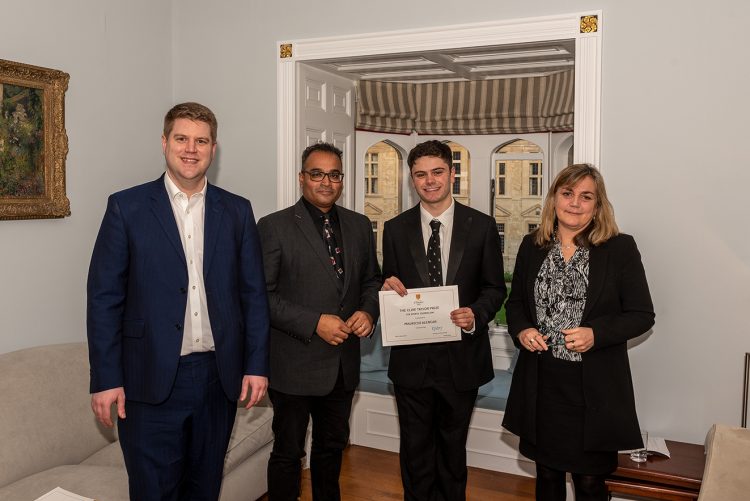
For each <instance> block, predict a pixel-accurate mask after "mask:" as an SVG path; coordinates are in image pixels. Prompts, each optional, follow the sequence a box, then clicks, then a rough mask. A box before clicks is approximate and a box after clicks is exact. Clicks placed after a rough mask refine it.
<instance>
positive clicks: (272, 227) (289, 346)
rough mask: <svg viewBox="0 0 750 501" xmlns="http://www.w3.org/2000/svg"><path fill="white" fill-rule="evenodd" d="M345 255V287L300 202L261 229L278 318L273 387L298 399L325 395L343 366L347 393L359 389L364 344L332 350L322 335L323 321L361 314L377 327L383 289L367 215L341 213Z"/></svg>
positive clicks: (353, 340)
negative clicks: (320, 324) (317, 331)
mask: <svg viewBox="0 0 750 501" xmlns="http://www.w3.org/2000/svg"><path fill="white" fill-rule="evenodd" d="M336 212H337V214H338V217H339V224H340V226H341V235H340V239H341V241H340V244H341V246H342V247H343V248H344V283H343V286H342V284H340V283H339V280H340V279H339V278H338V277H337V276H336V274H335V273H334V270H333V267H332V266H331V261H330V258H329V256H328V251H327V250H326V246H325V242H324V241H323V237H322V235H321V234H320V232H319V231H318V229H317V227H316V226H315V223H314V222H313V219H312V216H310V212H309V211H308V210H307V208H306V207H305V205H304V202H303V201H302V199H300V200H299V201H298V202H297V203H296V204H295V205H293V206H291V207H289V208H287V209H283V210H280V211H278V212H274V213H273V214H270V215H268V216H265V217H264V218H262V219H261V220H260V221H258V231H259V233H260V240H261V246H262V247H263V265H264V269H265V276H266V286H267V287H266V288H267V291H268V302H269V309H270V312H271V372H270V376H269V385H270V387H271V388H273V389H274V390H277V391H280V392H283V393H288V394H291V395H325V394H327V393H329V392H330V391H331V390H332V389H333V385H334V384H335V383H336V378H337V377H338V371H339V365H341V366H342V368H343V376H344V386H345V387H346V389H347V390H353V389H354V388H355V387H356V386H357V385H358V384H359V362H360V360H359V338H358V337H357V336H355V335H351V336H349V338H348V339H347V340H346V341H345V342H343V343H342V344H340V345H338V346H332V345H330V344H328V343H326V342H325V341H323V339H321V338H320V337H319V336H318V335H317V334H315V329H316V327H317V325H318V319H319V318H320V315H321V314H322V313H329V314H333V315H338V316H339V317H341V319H343V320H346V319H347V318H349V317H350V316H351V315H352V314H353V313H354V312H355V311H357V310H362V311H366V312H367V313H369V314H370V315H371V316H372V318H373V321H377V318H378V315H379V313H380V310H379V309H378V291H379V290H380V286H381V285H382V281H381V277H380V270H379V268H378V261H377V256H376V254H375V240H374V238H373V233H372V224H371V223H370V220H369V219H367V217H365V216H363V215H362V214H358V213H356V212H353V211H350V210H347V209H344V208H343V207H337V208H336Z"/></svg>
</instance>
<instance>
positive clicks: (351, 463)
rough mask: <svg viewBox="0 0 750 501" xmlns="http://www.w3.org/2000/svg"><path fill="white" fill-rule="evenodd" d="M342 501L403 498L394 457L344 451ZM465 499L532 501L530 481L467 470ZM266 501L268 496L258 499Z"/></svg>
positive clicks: (305, 488)
mask: <svg viewBox="0 0 750 501" xmlns="http://www.w3.org/2000/svg"><path fill="white" fill-rule="evenodd" d="M340 484H341V499H342V500H343V501H386V500H394V499H403V498H404V491H403V489H402V488H401V474H400V469H399V465H398V454H396V453H394V452H387V451H382V450H379V449H371V448H369V447H361V446H358V445H351V446H349V447H348V448H347V449H346V451H344V464H343V467H342V468H341V479H340ZM466 496H467V499H469V500H472V501H527V500H533V499H534V480H533V479H532V478H528V477H519V476H516V475H510V474H507V473H499V472H496V471H488V470H480V469H479V468H469V485H468V488H467V490H466ZM261 500H262V501H268V497H266V496H264V497H262V498H261ZM300 500H301V501H312V495H311V493H310V470H304V472H303V473H302V496H301V497H300Z"/></svg>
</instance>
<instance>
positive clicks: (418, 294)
mask: <svg viewBox="0 0 750 501" xmlns="http://www.w3.org/2000/svg"><path fill="white" fill-rule="evenodd" d="M421 299H422V294H420V293H419V292H417V301H419V300H421Z"/></svg>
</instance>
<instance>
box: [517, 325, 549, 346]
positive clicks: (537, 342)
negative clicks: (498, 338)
mask: <svg viewBox="0 0 750 501" xmlns="http://www.w3.org/2000/svg"><path fill="white" fill-rule="evenodd" d="M548 337H549V336H542V333H541V332H539V331H538V330H536V329H534V328H533V327H529V328H528V329H524V330H522V331H521V332H519V333H518V341H519V342H520V343H521V346H523V347H524V348H526V349H527V350H529V351H531V352H534V351H547V349H548V347H547V342H546V341H547V338H548Z"/></svg>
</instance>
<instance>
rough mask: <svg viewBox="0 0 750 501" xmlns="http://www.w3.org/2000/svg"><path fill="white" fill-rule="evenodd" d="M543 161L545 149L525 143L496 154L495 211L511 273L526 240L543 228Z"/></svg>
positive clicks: (517, 142)
mask: <svg viewBox="0 0 750 501" xmlns="http://www.w3.org/2000/svg"><path fill="white" fill-rule="evenodd" d="M543 158H544V156H543V152H542V149H541V148H540V147H539V146H538V145H537V144H535V143H533V142H531V141H527V140H525V139H516V140H514V141H511V142H509V143H506V144H504V145H502V146H500V147H499V148H497V149H496V150H495V151H494V153H493V163H494V166H495V173H494V177H495V196H494V204H493V207H492V209H493V212H494V216H495V221H496V222H497V227H498V232H500V234H501V238H502V240H503V261H504V262H503V265H504V267H505V269H506V270H507V271H512V270H513V267H514V266H515V258H516V253H517V252H518V246H519V245H520V244H521V240H522V239H523V237H524V236H525V235H526V234H527V233H529V232H531V231H533V230H534V229H536V228H537V227H538V226H539V221H540V216H541V213H542V191H543V186H544V185H543V180H544V179H543V176H544V168H543ZM501 229H502V230H501Z"/></svg>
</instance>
